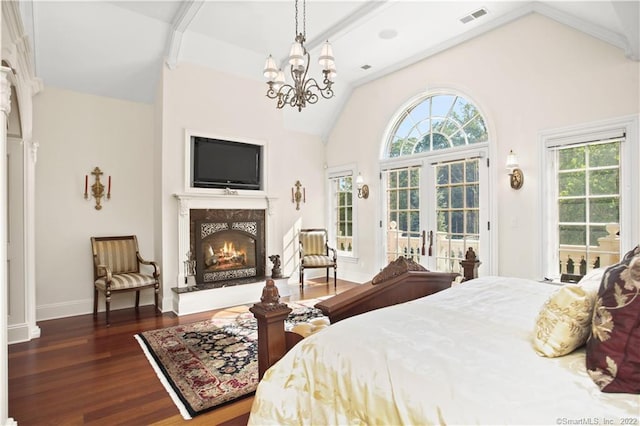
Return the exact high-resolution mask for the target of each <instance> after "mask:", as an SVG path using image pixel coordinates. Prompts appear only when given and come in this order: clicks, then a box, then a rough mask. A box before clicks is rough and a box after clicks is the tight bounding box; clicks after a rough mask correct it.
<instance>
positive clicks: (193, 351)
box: [135, 300, 322, 419]
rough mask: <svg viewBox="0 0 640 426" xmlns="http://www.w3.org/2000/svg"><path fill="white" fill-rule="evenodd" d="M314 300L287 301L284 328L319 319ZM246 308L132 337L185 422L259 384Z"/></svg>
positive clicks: (254, 332) (253, 330) (254, 336)
mask: <svg viewBox="0 0 640 426" xmlns="http://www.w3.org/2000/svg"><path fill="white" fill-rule="evenodd" d="M318 301H319V300H303V301H298V302H296V303H288V305H289V307H291V308H292V309H293V310H292V312H291V313H290V314H289V317H288V318H287V320H286V323H285V327H286V328H287V329H288V328H290V327H291V326H293V325H295V324H297V323H300V322H307V321H309V320H311V319H313V318H317V317H320V316H322V312H321V311H320V310H319V309H316V308H314V307H313V305H315V303H317V302H318ZM248 309H249V307H248V306H238V307H234V308H229V309H227V310H225V311H222V312H219V313H218V314H216V315H215V316H214V317H213V318H211V319H210V320H206V321H199V322H196V323H193V324H185V325H177V326H173V327H167V328H162V329H159V330H151V331H144V332H142V333H139V334H136V335H135V338H136V339H137V340H138V343H139V344H140V346H141V348H142V350H143V352H144V353H145V355H146V356H147V359H148V360H149V362H150V363H151V366H152V367H153V369H154V370H155V372H156V374H157V375H158V378H159V379H160V381H161V382H162V384H163V385H164V387H165V389H166V390H167V392H168V393H169V395H170V396H171V398H172V400H173V402H174V403H175V404H176V406H177V407H178V410H179V411H180V414H181V415H182V417H184V418H185V419H190V418H192V417H194V416H196V415H198V414H202V413H205V412H207V411H210V410H212V409H214V408H219V407H220V406H222V405H224V404H227V403H230V402H233V401H236V400H238V399H240V398H244V397H247V396H250V395H253V393H254V392H255V390H256V387H257V386H258V326H257V322H256V319H255V318H254V317H253V314H252V313H251V312H249V311H248Z"/></svg>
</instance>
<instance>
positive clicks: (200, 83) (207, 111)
mask: <svg viewBox="0 0 640 426" xmlns="http://www.w3.org/2000/svg"><path fill="white" fill-rule="evenodd" d="M163 74H164V75H163V79H162V81H163V88H162V94H163V105H162V109H163V111H162V215H163V218H162V236H161V238H162V247H163V256H162V260H163V274H164V282H163V291H164V298H163V300H164V301H163V306H164V309H169V308H170V306H171V305H170V298H171V290H170V289H171V288H172V287H176V286H177V285H178V283H177V282H176V279H177V275H178V269H177V268H178V267H182V266H181V265H182V262H183V261H184V260H185V259H177V239H178V227H177V218H178V213H177V200H176V199H175V198H174V197H173V194H176V193H183V192H184V191H185V182H184V176H185V172H184V155H185V149H184V145H185V131H186V130H187V129H189V130H191V131H194V132H202V134H203V135H205V136H207V135H214V136H221V137H223V138H230V139H234V138H240V139H249V140H261V141H264V142H265V143H266V151H267V152H266V154H267V188H266V193H267V195H268V196H269V197H275V198H277V201H276V202H275V205H274V206H273V207H274V208H275V212H276V213H275V215H276V218H275V220H274V222H275V223H276V226H275V229H273V230H272V231H273V232H272V235H268V236H267V239H268V246H267V255H271V254H280V255H281V256H283V250H284V249H285V245H287V244H288V242H289V240H290V239H291V233H290V232H289V231H290V230H291V229H292V228H293V227H294V226H296V224H298V226H299V224H302V225H303V226H308V227H315V226H321V227H322V226H325V225H324V223H325V222H324V221H325V218H324V178H323V177H324V173H323V164H324V145H323V144H322V142H321V140H320V138H319V137H316V136H310V135H307V134H303V133H298V132H292V131H288V130H285V129H284V126H283V122H282V121H283V119H282V111H280V110H277V109H276V106H275V102H274V101H273V100H269V99H267V98H266V96H265V93H266V84H264V83H262V82H259V81H257V80H248V79H243V78H238V77H234V76H231V75H229V74H224V73H221V72H216V71H213V70H211V69H207V68H204V67H200V66H196V65H192V64H188V63H181V64H180V65H179V66H178V67H177V68H175V69H174V70H169V69H167V68H166V67H165V68H164V71H163ZM301 114H304V111H302V112H301ZM296 180H300V182H301V183H302V184H303V186H304V187H305V188H306V194H307V202H306V204H303V205H301V207H300V210H299V211H297V210H296V209H295V205H294V204H292V203H291V188H292V187H293V185H294V184H295V182H296ZM230 197H233V196H230ZM231 199H232V198H231ZM292 266H293V265H292V263H291V262H290V259H287V258H285V257H284V256H283V273H292V272H293V276H292V277H291V282H297V275H296V272H295V271H292V270H291V267H292ZM266 267H267V272H269V271H270V268H271V267H272V265H271V264H270V263H269V262H267V266H266ZM259 297H260V295H256V300H257V299H259Z"/></svg>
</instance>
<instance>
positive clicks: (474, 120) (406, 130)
mask: <svg viewBox="0 0 640 426" xmlns="http://www.w3.org/2000/svg"><path fill="white" fill-rule="evenodd" d="M487 140H488V136H487V126H486V124H485V120H484V118H483V117H482V115H480V112H479V111H478V108H476V106H475V105H473V104H472V103H470V102H469V101H467V100H466V99H464V98H462V97H460V96H457V95H451V94H439V95H433V96H429V97H427V98H425V99H423V100H421V101H419V102H418V103H416V104H415V105H413V106H411V107H409V108H407V109H406V110H405V111H404V112H403V113H402V115H401V116H400V119H399V120H398V122H397V124H396V126H395V128H394V129H393V131H392V132H391V138H390V139H389V142H388V145H387V151H386V157H387V158H394V157H403V156H406V155H414V154H420V153H427V152H431V151H438V150H443V149H448V148H455V147H461V146H468V145H472V144H477V143H481V142H487Z"/></svg>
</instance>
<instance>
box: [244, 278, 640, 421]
mask: <svg viewBox="0 0 640 426" xmlns="http://www.w3.org/2000/svg"><path fill="white" fill-rule="evenodd" d="M557 289H558V286H555V285H552V284H545V283H540V282H537V281H531V280H525V279H518V278H504V277H483V278H478V279H474V280H471V281H468V282H464V283H462V284H458V285H454V286H453V287H451V288H448V289H445V290H442V291H439V292H436V293H434V294H432V295H429V296H427V297H422V298H419V299H416V300H412V301H409V302H405V303H401V304H397V305H394V306H390V307H385V308H382V309H377V310H374V311H371V312H367V313H363V314H361V315H357V316H353V317H351V318H348V319H345V320H343V321H338V322H336V323H332V325H331V326H330V327H328V328H326V329H324V330H323V331H321V332H318V333H316V334H313V335H311V336H309V337H307V338H305V339H304V340H302V341H301V342H299V343H298V344H296V345H295V346H294V347H293V348H292V349H291V350H290V351H289V352H288V353H286V354H285V355H284V356H283V357H282V359H280V360H279V361H278V362H277V363H276V364H275V365H273V366H272V367H271V368H269V369H268V370H266V373H265V374H264V377H263V379H262V381H261V382H260V384H259V386H258V389H257V391H256V395H255V399H254V402H253V406H252V410H251V414H250V418H249V424H250V425H267V424H278V425H289V424H310V425H311V424H313V425H319V424H323V425H328V424H332V425H337V424H369V425H382V424H384V425H400V424H405V425H426V424H465V425H466V424H593V425H595V424H627V425H638V424H639V422H640V395H638V394H631V393H605V392H601V391H600V389H599V387H598V386H596V384H594V381H593V380H592V378H591V377H589V375H588V374H587V372H586V369H585V349H584V347H582V348H578V349H576V350H574V351H572V352H571V353H569V354H568V355H564V356H559V357H554V358H550V357H544V356H540V355H539V354H538V353H536V351H535V350H534V349H533V347H532V334H533V330H534V325H535V324H536V318H537V317H538V314H539V312H540V309H541V306H543V305H544V304H545V301H546V300H547V299H548V298H549V297H550V295H551V294H552V293H554V292H555V291H557Z"/></svg>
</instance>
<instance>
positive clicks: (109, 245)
mask: <svg viewBox="0 0 640 426" xmlns="http://www.w3.org/2000/svg"><path fill="white" fill-rule="evenodd" d="M91 251H92V252H93V286H94V291H93V316H94V317H96V316H97V315H98V292H99V291H100V292H102V293H103V294H104V297H105V305H106V316H107V321H106V322H107V326H109V325H110V323H109V310H110V305H111V294H112V293H114V292H125V291H135V292H136V311H137V310H138V307H139V305H140V290H142V289H145V288H153V289H154V293H155V294H154V296H155V312H156V315H157V314H158V312H159V311H158V292H159V291H160V281H159V278H160V268H159V267H158V264H157V263H156V262H152V261H147V260H144V259H143V258H142V257H141V256H140V253H139V252H138V239H137V238H136V236H135V235H127V236H117V237H91ZM140 265H148V266H150V267H152V268H153V273H152V275H149V274H145V273H142V272H141V271H140ZM149 270H150V268H149Z"/></svg>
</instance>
